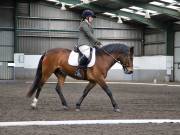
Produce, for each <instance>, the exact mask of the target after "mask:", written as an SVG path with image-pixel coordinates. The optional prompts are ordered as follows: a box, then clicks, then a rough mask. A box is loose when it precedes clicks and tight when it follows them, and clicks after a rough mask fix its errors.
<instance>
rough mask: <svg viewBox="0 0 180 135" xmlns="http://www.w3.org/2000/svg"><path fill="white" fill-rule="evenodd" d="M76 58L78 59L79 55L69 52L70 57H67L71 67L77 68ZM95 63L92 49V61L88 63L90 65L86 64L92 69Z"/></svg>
mask: <svg viewBox="0 0 180 135" xmlns="http://www.w3.org/2000/svg"><path fill="white" fill-rule="evenodd" d="M78 57H79V53H76V52H74V51H71V53H70V55H69V59H68V63H69V65H71V66H78ZM95 61H96V50H95V49H94V48H93V51H92V59H91V61H90V63H89V64H88V66H87V67H92V66H94V64H95Z"/></svg>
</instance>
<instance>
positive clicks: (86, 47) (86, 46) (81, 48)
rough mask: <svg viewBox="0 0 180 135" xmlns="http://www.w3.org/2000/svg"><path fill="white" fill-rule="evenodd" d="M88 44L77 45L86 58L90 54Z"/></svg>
mask: <svg viewBox="0 0 180 135" xmlns="http://www.w3.org/2000/svg"><path fill="white" fill-rule="evenodd" d="M90 48H91V47H90V46H88V45H82V46H80V47H79V50H80V51H81V53H82V54H84V55H85V56H86V57H87V58H89V56H90Z"/></svg>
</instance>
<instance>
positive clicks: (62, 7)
mask: <svg viewBox="0 0 180 135" xmlns="http://www.w3.org/2000/svg"><path fill="white" fill-rule="evenodd" d="M65 5H66V4H65V3H64V2H61V10H66V7H65Z"/></svg>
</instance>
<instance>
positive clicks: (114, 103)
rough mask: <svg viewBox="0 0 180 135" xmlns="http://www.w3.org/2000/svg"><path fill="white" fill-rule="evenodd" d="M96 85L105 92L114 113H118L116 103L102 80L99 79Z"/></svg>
mask: <svg viewBox="0 0 180 135" xmlns="http://www.w3.org/2000/svg"><path fill="white" fill-rule="evenodd" d="M98 84H99V85H100V86H101V88H102V89H103V90H104V91H105V92H106V94H107V95H108V96H109V98H110V100H111V103H112V106H113V108H114V111H115V112H120V109H119V107H118V104H117V103H116V101H115V100H114V98H113V95H112V92H111V90H110V89H109V88H108V86H107V84H106V82H105V80H104V79H100V80H99V81H98Z"/></svg>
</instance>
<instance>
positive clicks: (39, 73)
mask: <svg viewBox="0 0 180 135" xmlns="http://www.w3.org/2000/svg"><path fill="white" fill-rule="evenodd" d="M45 54H46V53H44V54H43V55H42V56H41V58H40V60H39V64H38V67H37V71H36V75H35V79H34V82H33V84H32V86H31V87H30V89H29V91H28V93H27V97H32V95H33V94H34V92H35V91H36V89H37V88H38V87H40V85H41V84H40V83H41V78H42V61H43V59H44V57H45Z"/></svg>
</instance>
